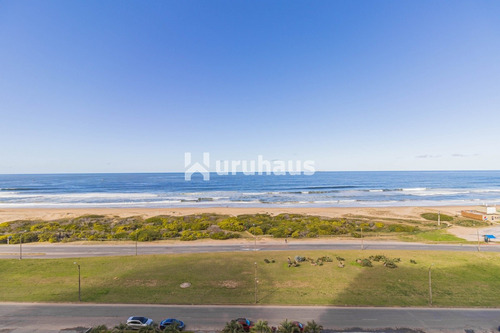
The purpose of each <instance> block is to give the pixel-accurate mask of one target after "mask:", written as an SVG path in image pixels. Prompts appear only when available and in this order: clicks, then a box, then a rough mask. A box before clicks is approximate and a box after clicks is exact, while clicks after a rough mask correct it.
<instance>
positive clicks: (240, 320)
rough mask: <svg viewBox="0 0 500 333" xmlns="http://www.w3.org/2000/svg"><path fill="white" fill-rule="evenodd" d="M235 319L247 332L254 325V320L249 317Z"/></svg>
mask: <svg viewBox="0 0 500 333" xmlns="http://www.w3.org/2000/svg"><path fill="white" fill-rule="evenodd" d="M234 321H235V322H237V323H238V324H240V325H241V326H242V327H243V330H245V332H250V329H251V328H252V327H253V321H251V320H249V319H247V318H237V319H235V320H234Z"/></svg>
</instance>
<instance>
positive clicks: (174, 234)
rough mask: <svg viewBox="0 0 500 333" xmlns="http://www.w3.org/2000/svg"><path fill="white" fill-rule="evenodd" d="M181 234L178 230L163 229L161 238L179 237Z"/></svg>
mask: <svg viewBox="0 0 500 333" xmlns="http://www.w3.org/2000/svg"><path fill="white" fill-rule="evenodd" d="M179 235H180V234H179V233H178V232H177V231H162V233H161V238H162V239H169V238H176V237H179Z"/></svg>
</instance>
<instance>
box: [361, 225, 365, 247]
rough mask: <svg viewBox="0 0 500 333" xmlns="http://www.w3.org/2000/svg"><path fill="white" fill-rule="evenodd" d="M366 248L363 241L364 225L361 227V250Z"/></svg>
mask: <svg viewBox="0 0 500 333" xmlns="http://www.w3.org/2000/svg"><path fill="white" fill-rule="evenodd" d="M364 249H365V244H364V242H363V227H361V250H364Z"/></svg>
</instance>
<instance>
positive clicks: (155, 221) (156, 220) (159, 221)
mask: <svg viewBox="0 0 500 333" xmlns="http://www.w3.org/2000/svg"><path fill="white" fill-rule="evenodd" d="M144 222H146V223H147V224H152V225H154V226H160V225H163V224H164V223H165V222H167V219H166V218H164V217H162V216H153V217H150V218H148V219H146V220H144Z"/></svg>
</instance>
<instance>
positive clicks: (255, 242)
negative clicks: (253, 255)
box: [253, 223, 257, 264]
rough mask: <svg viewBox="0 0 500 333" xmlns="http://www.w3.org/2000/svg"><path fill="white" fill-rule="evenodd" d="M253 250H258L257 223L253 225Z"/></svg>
mask: <svg viewBox="0 0 500 333" xmlns="http://www.w3.org/2000/svg"><path fill="white" fill-rule="evenodd" d="M253 250H254V251H257V235H256V232H255V223H254V225H253ZM256 264H257V263H256Z"/></svg>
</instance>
